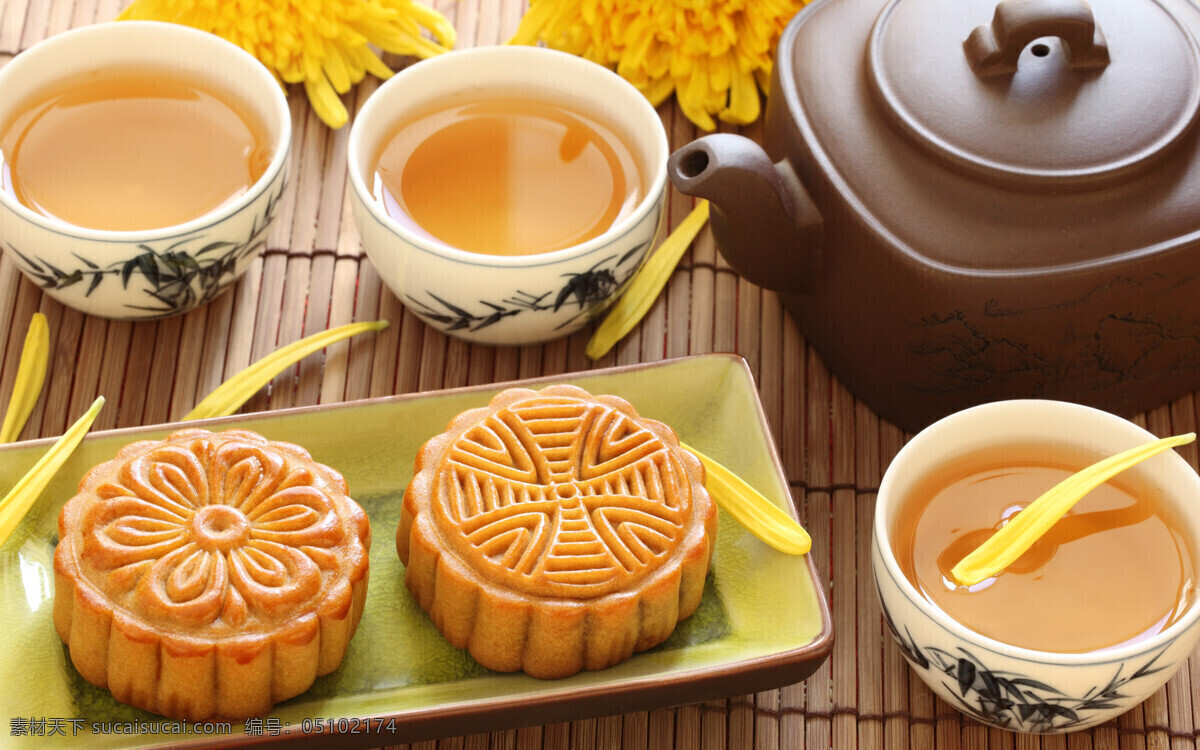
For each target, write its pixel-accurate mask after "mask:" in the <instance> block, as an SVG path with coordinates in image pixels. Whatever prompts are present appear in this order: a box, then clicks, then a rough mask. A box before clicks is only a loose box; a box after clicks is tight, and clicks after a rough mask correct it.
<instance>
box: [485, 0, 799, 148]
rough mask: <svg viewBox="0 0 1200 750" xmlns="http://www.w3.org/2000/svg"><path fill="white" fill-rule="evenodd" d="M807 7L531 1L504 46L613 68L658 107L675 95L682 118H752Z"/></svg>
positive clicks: (708, 125)
mask: <svg viewBox="0 0 1200 750" xmlns="http://www.w3.org/2000/svg"><path fill="white" fill-rule="evenodd" d="M806 2H807V0H530V3H529V11H528V12H527V13H526V14H525V17H524V18H523V19H521V26H520V27H519V28H518V29H517V33H516V35H514V36H513V38H512V39H511V40H509V43H510V44H536V43H538V42H539V41H541V42H544V43H545V44H546V45H547V46H549V47H553V48H555V49H559V50H563V51H565V52H571V53H573V54H576V55H579V56H581V57H585V58H587V59H589V60H592V61H593V62H598V63H600V64H602V65H608V66H611V67H615V69H616V71H617V72H618V73H620V74H621V75H622V76H623V77H624V78H625V79H626V80H628V81H629V82H630V83H632V84H633V85H634V86H636V87H637V88H638V89H639V90H640V91H641V92H642V93H643V94H645V95H646V97H647V98H648V99H649V100H650V101H651V102H652V103H653V104H654V105H655V106H658V105H659V104H660V103H661V102H662V101H663V100H664V99H666V98H667V97H668V96H670V95H671V92H672V91H674V92H675V95H676V98H677V99H678V100H679V106H680V107H681V108H682V109H683V112H684V114H686V115H687V117H688V119H689V120H691V121H692V122H694V123H696V124H697V125H699V126H700V127H702V128H704V129H705V130H712V129H714V128H715V127H716V122H715V121H714V120H713V118H712V115H716V116H717V117H719V118H721V119H722V120H724V121H725V122H732V123H736V124H739V125H745V124H746V123H750V122H753V121H754V120H756V119H757V118H758V114H759V99H758V86H760V85H761V86H762V88H763V90H764V91H766V89H767V85H768V82H769V81H770V77H771V64H772V60H773V57H774V54H775V44H776V43H777V42H778V41H779V35H780V33H782V31H783V28H784V26H786V25H787V22H788V21H790V20H791V18H792V16H794V15H795V14H796V12H797V11H799V10H800V8H801V7H803V6H804V4H805V3H806Z"/></svg>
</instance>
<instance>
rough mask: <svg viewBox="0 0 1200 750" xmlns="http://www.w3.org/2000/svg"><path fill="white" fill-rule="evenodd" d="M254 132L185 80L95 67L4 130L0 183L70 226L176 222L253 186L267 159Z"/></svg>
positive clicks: (139, 226) (119, 227)
mask: <svg viewBox="0 0 1200 750" xmlns="http://www.w3.org/2000/svg"><path fill="white" fill-rule="evenodd" d="M261 131H262V129H261V127H259V126H258V124H257V123H252V122H251V121H250V119H249V117H248V116H246V115H245V114H244V113H242V112H240V111H239V110H237V109H235V107H234V106H232V105H230V104H229V103H227V102H226V101H224V100H222V99H221V98H219V97H217V96H214V95H213V94H212V93H210V92H209V91H207V90H206V89H204V88H202V87H201V86H199V85H197V84H196V83H194V82H191V81H188V80H186V79H184V78H179V77H174V76H171V75H169V74H166V73H162V72H154V73H149V72H146V71H133V70H129V71H97V72H95V73H94V74H90V75H89V76H85V77H84V78H81V79H80V80H79V81H75V82H73V83H72V84H69V85H66V86H65V87H63V88H61V89H60V90H58V91H56V92H54V93H53V94H51V95H50V96H47V97H44V98H42V99H39V100H34V101H32V102H31V103H30V104H29V106H27V107H25V108H24V110H23V111H22V112H21V114H20V115H18V116H17V117H16V118H15V119H14V120H13V121H12V122H9V123H6V124H5V125H4V130H3V133H2V135H0V185H2V187H3V189H5V190H7V191H8V192H10V193H12V194H13V195H15V196H16V198H17V200H19V201H20V202H21V203H22V204H24V205H25V206H27V207H29V208H31V209H33V210H34V211H37V212H38V213H41V214H43V215H45V216H50V217H55V218H58V219H61V220H62V221H65V222H68V223H70V224H74V225H76V226H81V227H89V228H92V229H103V230H111V231H129V230H145V229H157V228H161V227H169V226H174V225H176V224H182V223H184V222H187V221H190V220H192V219H195V218H197V217H199V216H202V215H204V214H206V213H208V212H210V211H213V210H214V209H217V208H219V207H220V206H222V205H224V204H225V203H228V202H229V201H232V200H235V199H236V198H237V197H238V196H240V195H242V194H243V193H245V192H246V191H247V190H249V189H250V188H251V187H252V186H253V185H254V183H255V182H257V181H258V178H259V177H261V176H262V174H263V172H264V171H266V168H267V166H268V165H269V164H270V160H271V152H270V147H269V146H268V144H266V143H265V142H264V134H263V133H262V132H261Z"/></svg>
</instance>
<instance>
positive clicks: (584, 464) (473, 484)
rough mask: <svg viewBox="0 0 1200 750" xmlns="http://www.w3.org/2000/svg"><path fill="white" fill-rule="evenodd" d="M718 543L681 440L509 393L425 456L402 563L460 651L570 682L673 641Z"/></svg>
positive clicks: (542, 397)
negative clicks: (573, 677) (568, 678)
mask: <svg viewBox="0 0 1200 750" xmlns="http://www.w3.org/2000/svg"><path fill="white" fill-rule="evenodd" d="M716 532H717V511H716V507H715V505H714V504H713V501H712V499H711V498H710V497H709V495H708V493H707V492H706V491H705V489H704V467H703V465H701V463H700V462H699V460H697V459H696V457H695V456H693V455H692V454H691V453H689V452H688V451H686V450H684V449H683V448H682V447H680V445H679V441H678V439H677V438H676V436H675V433H674V431H673V430H671V428H670V427H668V426H667V425H665V424H662V423H661V422H656V421H654V420H652V419H646V418H643V417H641V416H639V414H638V413H637V411H636V410H635V409H634V408H633V406H631V405H630V404H629V403H628V402H626V401H624V400H622V399H619V398H617V397H615V396H593V395H591V394H590V393H588V392H587V391H584V390H582V389H580V388H576V387H574V386H551V387H548V388H544V389H542V390H541V391H532V390H526V389H509V390H506V391H503V392H502V393H500V394H499V395H497V396H496V397H495V398H494V399H493V400H492V402H491V403H490V404H489V405H488V406H487V407H485V408H482V409H474V410H471V411H467V412H464V413H463V414H460V415H459V416H458V417H456V418H455V419H454V420H453V421H452V422H451V423H450V425H449V427H448V428H447V429H446V431H445V433H443V434H441V435H438V436H436V437H434V438H433V439H431V440H429V441H428V442H427V443H426V444H425V445H424V446H423V447H422V449H421V451H420V453H419V454H418V456H417V459H416V466H415V476H414V478H413V481H412V482H411V483H410V484H409V486H408V488H407V490H406V491H405V493H404V507H403V510H402V514H401V521H400V525H399V528H398V529H397V532H396V548H397V551H398V553H399V555H400V559H401V561H402V562H404V564H405V566H406V569H405V583H406V585H407V587H408V589H409V591H410V592H412V594H413V595H414V596H415V597H416V599H417V601H418V602H419V603H420V605H421V607H422V608H423V609H425V611H426V612H428V613H429V616H430V618H431V619H432V621H433V623H434V624H435V625H436V626H437V628H438V629H439V630H440V631H441V633H442V635H443V636H445V638H446V639H447V640H448V641H449V642H450V643H452V644H454V645H455V646H458V647H459V648H466V649H469V650H470V653H471V656H472V657H474V659H475V660H476V661H478V662H479V663H480V664H482V665H483V666H485V667H488V668H490V669H494V670H497V671H502V672H514V671H524V672H526V673H527V674H530V675H533V676H534V677H541V678H558V677H566V676H569V675H572V674H575V673H576V672H579V671H580V670H584V669H588V670H596V669H605V668H607V667H611V666H613V665H615V664H618V663H620V662H622V661H624V660H626V659H628V658H629V657H630V656H631V655H632V654H634V653H635V652H638V651H644V650H646V649H648V648H651V647H653V646H655V645H657V644H659V643H662V642H663V641H664V640H666V639H667V637H668V636H670V634H671V633H672V632H673V631H674V629H675V626H676V624H677V623H678V622H679V621H680V620H683V619H684V618H686V617H688V616H689V615H691V614H692V612H694V611H695V609H696V607H697V606H698V605H699V604H700V599H701V595H702V594H703V591H704V580H705V577H706V575H707V572H708V567H709V562H710V559H711V556H712V549H713V544H714V543H715V538H716Z"/></svg>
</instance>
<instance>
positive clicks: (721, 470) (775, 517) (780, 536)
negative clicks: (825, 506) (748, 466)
mask: <svg viewBox="0 0 1200 750" xmlns="http://www.w3.org/2000/svg"><path fill="white" fill-rule="evenodd" d="M679 445H680V447H681V448H683V449H684V450H686V451H688V452H689V453H691V454H692V455H694V456H695V457H696V458H698V459H700V463H702V464H704V488H705V489H707V490H708V494H709V495H711V496H712V499H713V500H714V501H716V503H717V505H719V506H721V509H722V510H724V511H725V512H726V513H728V514H729V515H731V516H733V519H734V520H735V521H737V522H738V523H740V524H741V525H742V526H744V527H745V528H746V530H747V531H749V532H750V533H752V534H754V536H756V537H758V538H759V539H761V540H762V541H764V542H766V543H767V544H769V545H771V546H772V547H774V548H775V549H777V550H779V551H780V552H783V553H785V554H789V555H803V554H807V553H808V551H809V550H810V549H812V538H811V537H809V535H808V532H807V531H805V530H804V527H803V526H801V525H800V524H799V523H797V522H796V520H795V519H794V518H792V517H791V516H789V515H788V514H787V512H786V511H785V510H784V509H783V508H780V507H779V506H778V505H776V504H775V503H773V502H771V501H770V500H768V499H767V498H765V497H763V496H762V493H760V492H759V491H758V490H756V489H754V488H753V487H751V486H750V485H749V484H747V483H746V481H745V480H743V479H742V478H741V477H739V476H738V475H737V474H734V473H733V472H732V471H730V470H729V469H727V468H725V467H724V466H722V465H721V464H719V463H717V462H716V461H714V460H713V459H711V458H709V457H708V456H706V455H704V454H703V453H701V452H700V451H698V450H696V449H695V448H693V447H691V446H690V445H684V444H683V443H680V444H679Z"/></svg>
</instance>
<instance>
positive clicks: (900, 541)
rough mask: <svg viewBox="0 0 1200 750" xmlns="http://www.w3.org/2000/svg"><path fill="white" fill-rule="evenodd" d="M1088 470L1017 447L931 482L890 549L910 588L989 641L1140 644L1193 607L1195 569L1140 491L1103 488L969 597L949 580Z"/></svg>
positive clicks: (1079, 649) (966, 462) (1047, 452)
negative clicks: (1040, 501)
mask: <svg viewBox="0 0 1200 750" xmlns="http://www.w3.org/2000/svg"><path fill="white" fill-rule="evenodd" d="M1093 462H1094V460H1089V457H1086V456H1076V455H1072V454H1071V453H1069V452H1068V451H1066V450H1064V449H1062V448H1061V447H1058V446H1021V447H1018V446H1013V447H1010V448H1007V449H1003V450H999V451H997V450H989V451H987V452H985V453H979V454H975V455H968V456H966V457H960V458H958V459H955V460H954V461H953V462H952V463H949V464H947V465H945V466H943V467H941V469H940V470H938V471H932V472H930V474H929V475H928V476H927V477H926V478H924V479H923V480H922V481H921V482H918V483H917V485H915V486H914V488H913V490H912V491H911V492H909V493H908V495H907V496H906V497H904V498H903V499H902V500H901V505H900V512H899V513H898V515H897V521H896V526H895V529H894V531H893V540H894V541H893V547H894V550H895V556H896V560H897V562H898V563H899V566H900V569H901V571H902V572H903V573H904V575H905V577H906V578H908V580H909V582H910V583H911V584H912V585H913V587H914V588H916V590H917V591H918V592H919V593H920V594H921V595H922V596H923V597H925V598H926V599H927V600H928V601H930V602H931V603H933V604H934V605H935V606H936V607H938V608H940V609H941V610H943V611H944V612H946V613H947V614H948V615H949V616H950V617H952V618H953V619H955V620H957V621H958V622H960V623H962V624H963V625H965V626H966V627H968V628H970V629H971V630H974V631H976V632H978V633H980V634H982V635H984V636H987V637H988V638H992V639H993V640H996V641H999V642H1001V643H1007V644H1010V645H1013V646H1019V647H1021V648H1027V649H1032V650H1035V651H1046V652H1053V653H1084V652H1090V651H1097V650H1103V649H1110V648H1116V647H1119V646H1122V645H1127V644H1131V643H1136V642H1138V641H1141V640H1144V639H1146V638H1149V637H1151V636H1153V635H1155V634H1156V633H1159V632H1161V631H1162V630H1164V629H1165V628H1167V627H1168V626H1169V625H1171V624H1172V623H1173V622H1175V621H1176V620H1177V619H1178V618H1179V617H1180V616H1181V614H1182V613H1183V612H1184V610H1186V609H1187V607H1188V606H1189V605H1190V603H1191V601H1192V600H1193V598H1194V597H1195V586H1196V584H1195V561H1194V557H1193V553H1192V551H1191V550H1190V549H1188V547H1187V545H1186V544H1185V543H1184V541H1183V539H1182V537H1181V535H1180V534H1179V533H1178V532H1177V531H1176V530H1175V529H1174V528H1173V524H1174V520H1173V519H1172V518H1171V517H1170V515H1169V514H1168V513H1167V512H1166V509H1165V508H1164V507H1162V506H1161V504H1160V503H1159V502H1158V500H1157V497H1156V492H1155V491H1154V490H1153V489H1151V488H1147V487H1139V486H1134V485H1127V484H1124V483H1122V482H1121V481H1120V478H1118V479H1116V480H1110V481H1109V482H1107V483H1105V484H1103V485H1101V486H1100V487H1097V488H1096V489H1095V490H1093V491H1092V492H1090V493H1089V494H1088V495H1086V496H1085V497H1084V498H1083V499H1082V500H1080V501H1079V502H1078V503H1077V504H1076V505H1075V507H1074V508H1072V510H1071V511H1069V512H1068V513H1067V515H1066V516H1064V517H1063V518H1062V519H1061V520H1059V521H1058V523H1056V524H1055V525H1054V527H1053V528H1051V530H1050V531H1049V532H1048V533H1047V534H1046V535H1045V536H1043V537H1042V538H1041V539H1039V540H1038V541H1037V542H1036V543H1035V544H1034V545H1033V547H1031V548H1030V549H1029V550H1028V551H1027V552H1026V553H1025V554H1024V555H1022V556H1021V557H1020V558H1019V559H1018V560H1017V561H1016V562H1015V563H1013V564H1012V565H1010V566H1009V567H1008V568H1007V569H1006V570H1005V571H1003V572H1001V573H999V574H997V575H996V576H994V577H992V578H989V579H987V580H984V581H982V582H980V583H978V584H976V585H974V586H971V587H964V586H961V585H957V583H956V582H955V579H954V577H953V576H952V575H951V573H950V570H951V568H953V567H954V566H955V565H956V564H957V563H958V562H959V561H960V560H961V559H962V558H963V557H965V556H966V555H967V554H968V553H969V552H971V551H972V550H974V549H975V548H976V547H978V546H979V545H980V544H981V543H983V541H984V540H985V539H987V538H988V537H989V536H990V535H991V534H992V533H993V532H994V531H995V530H996V529H998V528H999V527H1000V526H1001V525H1002V524H1003V523H1004V522H1005V521H1006V520H1007V519H1009V518H1011V517H1012V516H1013V515H1014V514H1016V513H1018V512H1019V511H1020V510H1021V508H1023V507H1024V506H1026V505H1028V504H1030V503H1032V502H1033V501H1034V500H1035V499H1037V498H1038V497H1039V496H1040V495H1041V494H1042V493H1043V492H1045V491H1046V490H1049V489H1050V488H1051V487H1053V486H1054V485H1056V484H1058V483H1059V482H1060V481H1062V480H1063V479H1065V478H1067V477H1068V476H1070V475H1071V474H1073V473H1075V472H1076V471H1078V470H1079V469H1082V468H1084V467H1086V466H1088V465H1090V464H1091V463H1093Z"/></svg>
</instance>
